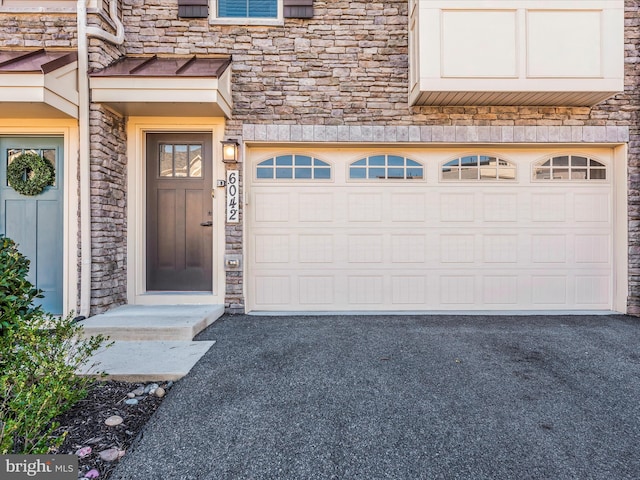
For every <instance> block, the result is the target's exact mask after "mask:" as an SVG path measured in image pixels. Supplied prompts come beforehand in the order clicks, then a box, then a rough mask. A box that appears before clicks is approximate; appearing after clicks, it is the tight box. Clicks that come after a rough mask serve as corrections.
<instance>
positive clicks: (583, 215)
mask: <svg viewBox="0 0 640 480" xmlns="http://www.w3.org/2000/svg"><path fill="white" fill-rule="evenodd" d="M338 157H340V156H339V155H337V156H336V163H339V159H338ZM261 158H264V155H263V156H262V157H261ZM340 158H342V157H340ZM518 168H519V169H520V170H519V172H520V173H519V176H518V178H519V179H520V180H519V181H518V182H514V181H513V180H509V181H505V182H504V183H500V182H496V181H492V182H491V183H486V182H485V183H483V182H479V183H466V184H464V183H462V182H451V183H447V182H445V181H442V180H440V179H439V178H437V177H435V176H434V172H436V174H437V173H438V169H432V168H429V169H427V170H426V171H427V172H428V175H427V178H426V179H424V180H423V179H421V180H419V181H416V180H411V181H410V182H409V181H407V182H402V181H398V180H397V179H394V180H393V181H388V182H386V183H385V182H379V181H375V180H374V181H369V180H367V181H362V182H355V181H351V182H350V181H346V180H345V179H343V178H340V176H341V175H344V173H347V174H348V169H346V168H345V169H344V172H342V170H341V169H340V172H341V173H339V174H336V175H335V177H332V179H333V182H332V183H327V182H324V183H315V184H313V183H310V182H306V183H304V184H296V183H295V182H291V181H288V182H280V183H277V182H272V183H267V182H264V181H254V182H253V184H252V185H250V188H249V191H250V192H251V197H250V199H249V200H250V201H249V205H248V209H247V219H248V224H247V237H248V245H249V252H248V259H249V265H248V268H249V272H248V277H249V281H248V283H247V285H248V292H247V299H248V307H249V310H294V311H295V310H299V311H314V310H318V311H329V310H332V311H333V310H337V311H340V310H346V311H348V310H393V311H403V310H405V311H416V310H467V309H468V310H473V309H480V310H525V309H531V310H554V309H556V310H557V309H560V310H561V309H573V310H577V309H580V310H589V309H598V310H599V309H610V308H611V302H612V298H613V286H612V282H613V280H612V279H613V246H614V241H613V239H614V237H613V221H612V210H613V205H612V198H613V195H612V188H611V184H610V183H608V182H602V181H600V180H599V181H598V182H596V183H594V184H587V183H585V182H577V183H572V182H568V181H564V182H562V183H555V184H552V183H551V182H550V181H546V182H539V183H536V182H534V181H531V180H530V179H529V178H528V175H527V173H523V169H524V172H530V171H531V166H530V163H529V161H528V160H527V161H526V162H524V163H523V164H519V166H518ZM429 172H431V176H429ZM608 178H609V177H608Z"/></svg>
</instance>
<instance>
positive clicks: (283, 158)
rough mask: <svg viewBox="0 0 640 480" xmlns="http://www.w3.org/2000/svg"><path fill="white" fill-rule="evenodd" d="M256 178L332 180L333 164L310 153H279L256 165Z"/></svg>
mask: <svg viewBox="0 0 640 480" xmlns="http://www.w3.org/2000/svg"><path fill="white" fill-rule="evenodd" d="M274 165H275V168H273V166H274ZM256 179H259V180H331V165H329V164H328V163H327V162H323V161H322V160H318V159H317V158H313V157H310V156H309V155H279V156H277V157H274V158H268V159H266V160H263V161H262V162H260V163H259V164H258V165H257V166H256Z"/></svg>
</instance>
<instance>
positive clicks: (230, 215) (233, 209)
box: [227, 170, 240, 223]
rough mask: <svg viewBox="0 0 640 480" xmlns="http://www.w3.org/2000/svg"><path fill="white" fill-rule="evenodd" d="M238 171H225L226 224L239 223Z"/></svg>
mask: <svg viewBox="0 0 640 480" xmlns="http://www.w3.org/2000/svg"><path fill="white" fill-rule="evenodd" d="M239 198H240V194H239V188H238V170H227V223H238V222H239V221H240V210H239V209H240V207H239Z"/></svg>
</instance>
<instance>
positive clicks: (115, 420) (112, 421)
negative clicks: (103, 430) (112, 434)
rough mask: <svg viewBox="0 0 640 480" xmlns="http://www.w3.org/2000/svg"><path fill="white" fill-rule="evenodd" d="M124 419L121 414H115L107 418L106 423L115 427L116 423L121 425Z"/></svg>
mask: <svg viewBox="0 0 640 480" xmlns="http://www.w3.org/2000/svg"><path fill="white" fill-rule="evenodd" d="M123 421H124V420H123V419H122V417H121V416H120V415H113V416H112V417H109V418H107V419H106V420H105V421H104V423H105V425H107V426H108V427H115V426H116V425H120V424H121V423H122V422H123Z"/></svg>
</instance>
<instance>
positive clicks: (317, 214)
mask: <svg viewBox="0 0 640 480" xmlns="http://www.w3.org/2000/svg"><path fill="white" fill-rule="evenodd" d="M333 202H334V195H332V194H329V193H300V195H298V208H299V212H300V213H299V216H300V222H311V223H316V222H332V221H333V220H334V211H333Z"/></svg>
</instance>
